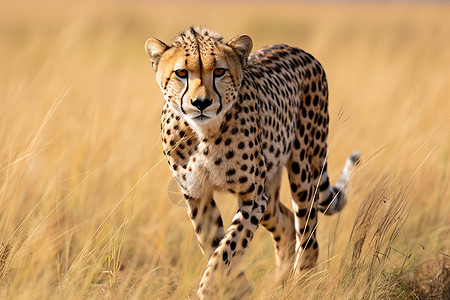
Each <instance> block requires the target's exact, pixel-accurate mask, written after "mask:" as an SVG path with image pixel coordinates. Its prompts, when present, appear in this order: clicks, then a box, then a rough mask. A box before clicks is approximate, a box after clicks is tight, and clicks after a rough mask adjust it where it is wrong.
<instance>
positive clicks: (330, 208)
mask: <svg viewBox="0 0 450 300" xmlns="http://www.w3.org/2000/svg"><path fill="white" fill-rule="evenodd" d="M359 157H360V154H359V152H358V151H353V153H352V154H351V155H350V156H349V157H348V158H347V160H346V162H345V165H344V168H343V169H342V173H341V175H340V176H339V179H338V180H337V182H336V183H335V184H334V186H330V179H329V178H328V172H327V164H326V163H325V166H324V168H323V174H322V177H321V180H320V183H319V210H320V211H321V212H323V213H325V214H326V215H333V214H335V213H337V212H339V211H341V210H342V209H343V208H344V206H345V205H346V204H347V187H348V183H349V180H350V177H351V176H352V174H353V171H354V170H355V167H356V165H358V163H359Z"/></svg>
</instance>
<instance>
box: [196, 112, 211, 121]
mask: <svg viewBox="0 0 450 300" xmlns="http://www.w3.org/2000/svg"><path fill="white" fill-rule="evenodd" d="M209 118H210V117H208V116H205V115H204V114H200V115H198V116H197V117H195V118H194V120H198V121H204V120H207V119H209Z"/></svg>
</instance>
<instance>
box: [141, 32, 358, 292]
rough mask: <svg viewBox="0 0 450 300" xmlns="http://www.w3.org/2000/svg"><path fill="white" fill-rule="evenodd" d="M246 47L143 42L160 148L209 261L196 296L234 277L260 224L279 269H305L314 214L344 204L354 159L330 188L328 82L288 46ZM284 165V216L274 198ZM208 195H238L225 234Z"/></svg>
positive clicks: (200, 38)
mask: <svg viewBox="0 0 450 300" xmlns="http://www.w3.org/2000/svg"><path fill="white" fill-rule="evenodd" d="M251 48H252V41H251V39H250V37H248V36H247V35H240V36H238V37H236V38H234V39H232V40H231V41H230V42H228V43H225V42H224V41H223V39H222V37H221V36H219V35H218V34H217V33H214V32H212V31H210V30H208V29H207V28H204V27H196V28H194V27H191V28H189V29H188V30H187V31H185V32H183V33H181V34H180V35H179V36H178V37H177V38H176V39H175V40H174V42H173V44H172V45H171V46H168V45H166V44H164V43H163V42H161V41H159V40H157V39H155V38H151V39H149V40H148V41H147V43H146V51H147V53H148V55H149V57H150V59H151V61H152V65H153V68H154V69H155V71H156V77H157V82H158V84H159V86H160V88H161V91H162V93H163V95H164V99H165V105H164V108H163V111H162V117H161V137H162V141H163V149H164V150H163V151H164V154H165V155H166V157H167V160H168V163H169V167H170V169H171V171H172V173H173V176H174V177H175V179H176V180H177V181H178V183H179V185H180V188H181V190H182V192H183V194H184V197H185V199H186V204H187V208H188V214H189V217H190V218H191V220H192V224H193V226H194V229H195V232H196V234H197V237H198V240H199V244H200V247H201V249H202V251H203V253H204V254H205V256H206V257H207V258H208V259H209V260H208V265H207V268H206V271H205V273H204V275H203V278H202V280H201V283H200V288H199V291H198V294H199V296H200V297H202V298H203V297H205V296H211V295H213V294H214V293H215V291H216V290H217V287H218V285H219V284H222V283H223V282H224V281H223V279H224V278H228V279H234V278H236V277H240V276H242V274H243V273H242V272H240V271H236V270H238V269H237V265H236V262H237V260H238V259H239V258H240V257H241V256H242V254H243V252H244V250H245V248H247V246H248V244H249V242H250V241H251V240H252V237H253V234H254V232H255V230H256V229H257V228H258V226H259V224H262V225H263V226H264V227H265V228H266V229H267V230H268V231H270V232H271V234H272V237H273V240H274V246H275V253H276V262H277V265H278V267H279V269H280V270H285V269H286V268H293V270H294V271H300V270H304V269H308V268H311V267H313V266H314V264H315V262H316V260H317V257H318V243H317V239H316V225H317V217H318V214H319V212H323V213H326V214H334V213H336V212H338V211H340V210H341V209H342V208H343V207H344V205H345V203H346V199H347V193H346V188H347V183H348V179H349V177H350V175H351V173H352V171H353V168H354V165H355V162H356V161H357V159H358V154H357V153H356V152H355V153H354V154H352V156H350V157H349V159H348V160H347V163H346V165H345V167H344V169H343V172H342V174H341V177H340V178H339V180H338V181H337V183H336V184H335V185H333V186H332V185H330V182H329V178H328V172H327V163H326V157H327V144H326V139H327V135H328V123H329V116H328V84H327V80H326V76H325V72H324V70H323V68H322V66H321V65H320V63H319V62H318V61H317V60H316V59H315V58H314V57H312V56H311V55H310V54H308V53H306V52H304V51H303V50H300V49H298V48H295V47H291V46H288V45H275V46H268V47H265V48H263V49H261V50H258V51H257V52H255V53H253V54H252V55H251V56H249V54H250V52H251ZM284 166H285V167H286V168H287V170H288V174H289V182H290V188H291V195H292V206H293V212H292V211H291V210H290V209H289V208H287V207H285V206H284V205H283V204H282V203H281V202H280V200H279V191H280V181H281V171H282V168H283V167H284ZM215 190H226V191H229V192H230V193H232V194H234V195H236V196H237V197H238V205H239V209H238V211H237V213H236V214H235V216H234V217H233V220H232V223H231V226H230V227H228V229H227V231H226V232H225V230H224V225H223V220H222V217H221V215H220V211H219V209H218V207H217V205H216V203H215V201H214V199H213V191H215Z"/></svg>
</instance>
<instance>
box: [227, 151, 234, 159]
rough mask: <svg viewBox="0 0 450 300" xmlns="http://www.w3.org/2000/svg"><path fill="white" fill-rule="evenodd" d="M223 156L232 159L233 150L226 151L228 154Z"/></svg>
mask: <svg viewBox="0 0 450 300" xmlns="http://www.w3.org/2000/svg"><path fill="white" fill-rule="evenodd" d="M225 156H226V158H228V159H230V158H233V156H234V151H233V150H230V151H228V153H227V154H226V155H225Z"/></svg>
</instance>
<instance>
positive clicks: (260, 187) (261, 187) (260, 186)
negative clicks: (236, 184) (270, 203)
mask: <svg viewBox="0 0 450 300" xmlns="http://www.w3.org/2000/svg"><path fill="white" fill-rule="evenodd" d="M262 192H263V186H262V185H259V186H258V195H261V193H262Z"/></svg>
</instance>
